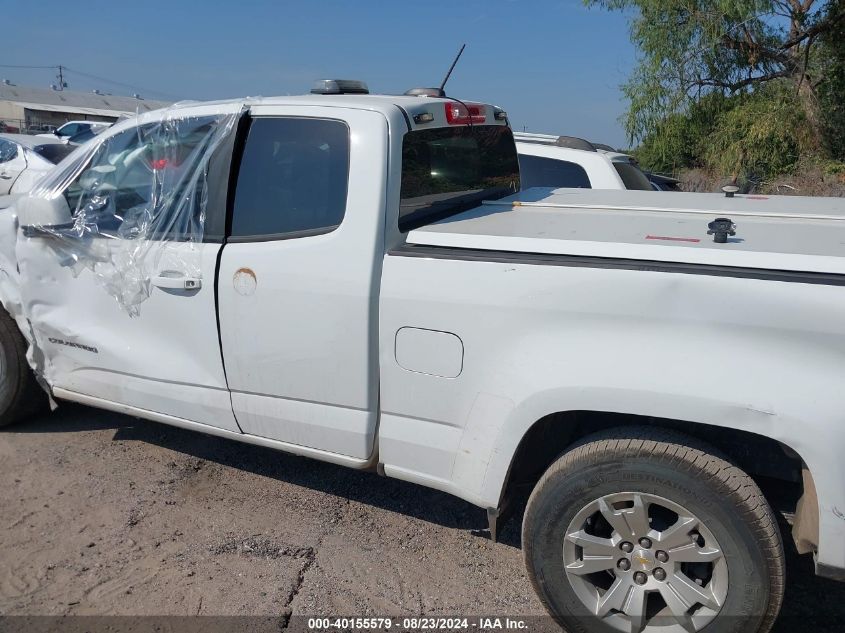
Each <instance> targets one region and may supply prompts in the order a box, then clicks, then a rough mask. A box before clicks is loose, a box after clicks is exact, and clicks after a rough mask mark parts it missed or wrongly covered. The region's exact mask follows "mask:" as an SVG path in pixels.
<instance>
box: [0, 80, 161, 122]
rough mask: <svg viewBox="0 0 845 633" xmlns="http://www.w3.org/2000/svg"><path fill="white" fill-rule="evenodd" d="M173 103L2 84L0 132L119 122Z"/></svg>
mask: <svg viewBox="0 0 845 633" xmlns="http://www.w3.org/2000/svg"><path fill="white" fill-rule="evenodd" d="M167 105H169V103H168V102H166V101H152V100H149V99H143V98H141V97H140V96H138V95H134V96H131V97H123V96H118V95H111V94H105V93H103V92H100V91H95V92H75V91H73V90H52V89H50V88H31V87H28V86H17V85H15V84H12V83H10V82H8V81H6V80H4V81H3V82H2V83H0V132H21V133H30V134H37V133H39V132H50V131H52V130H53V129H55V128H57V127H59V126H60V125H62V124H63V123H66V122H67V121H86V120H87V121H116V120H117V119H119V118H121V117H124V116H133V115H135V114H138V113H142V112H148V111H150V110H157V109H158V108H163V107H165V106H167Z"/></svg>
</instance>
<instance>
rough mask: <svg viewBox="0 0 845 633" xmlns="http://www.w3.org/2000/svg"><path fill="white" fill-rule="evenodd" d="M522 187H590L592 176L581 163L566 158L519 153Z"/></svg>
mask: <svg viewBox="0 0 845 633" xmlns="http://www.w3.org/2000/svg"><path fill="white" fill-rule="evenodd" d="M519 170H520V173H521V175H522V188H523V189H528V188H529V187H572V188H580V189H590V188H591V187H590V178H589V177H588V176H587V172H586V171H584V168H583V167H581V165H578V164H576V163H570V162H569V161H565V160H555V159H553V158H542V157H540V156H529V155H527V154H520V155H519Z"/></svg>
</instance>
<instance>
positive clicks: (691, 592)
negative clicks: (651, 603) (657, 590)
mask: <svg viewBox="0 0 845 633" xmlns="http://www.w3.org/2000/svg"><path fill="white" fill-rule="evenodd" d="M666 587H668V588H669V590H670V591H671V592H673V593H674V594H675V595H677V596H678V598H679V599H680V600H681V601H682V602H683V603H684V604H686V605H687V608H686V609H684V611H687V610H689V608H690V607H692V606H694V605H696V604H700V605H702V606H705V607H707V608H708V609H713V610H714V611H718V610H719V607H721V606H722V605H720V604H719V601H718V600H717V599H716V596H714V595H713V590H712V589H711V588H710V587H699V586H698V585H697V584H695V583H694V582H693V581H692V580H690V579H689V578H688V577H687V576H686V575H685V574H683V573H681V572H676V573H675V575H674V576H673V577H672V579H671V580H669V581H667V582H666ZM664 599H665V596H664ZM667 604H669V602H668V600H667ZM669 608H670V609H671V605H670V607H669ZM672 612H673V613H674V610H673V611H672Z"/></svg>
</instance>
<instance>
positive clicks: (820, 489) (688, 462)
mask: <svg viewBox="0 0 845 633" xmlns="http://www.w3.org/2000/svg"><path fill="white" fill-rule="evenodd" d="M316 92H317V94H311V95H307V96H301V97H282V98H261V99H248V100H242V101H230V102H218V103H209V104H183V105H177V106H174V107H172V108H170V109H167V110H164V111H158V112H152V113H149V114H144V115H142V116H140V117H139V118H137V119H133V120H130V121H125V122H122V123H120V124H118V125H116V126H114V128H112V129H110V130H108V131H107V132H104V133H103V134H102V135H100V136H98V137H97V138H96V139H94V140H93V141H91V142H90V143H89V144H87V145H85V146H83V147H81V148H79V149H78V150H76V152H75V153H74V154H72V155H71V156H70V157H68V158H67V159H66V160H65V161H64V162H62V163H61V164H60V165H59V166H58V167H57V168H56V170H55V171H54V172H52V173H51V174H50V175H49V176H47V177H46V178H45V179H44V180H43V181H41V182H40V183H39V185H38V186H37V187H36V188H35V190H34V191H33V192H31V193H30V194H29V195H28V196H26V197H22V198H20V199H17V200H12V199H8V198H7V199H5V201H4V203H3V204H2V205H0V206H5V208H4V209H2V210H0V223H1V224H2V227H0V241H2V245H0V269H2V274H0V295H2V301H3V306H4V308H5V311H4V312H2V314H0V347H1V348H2V354H0V361H2V362H1V363H0V364H1V365H2V385H0V412H2V413H1V414H0V424H2V425H6V424H9V423H12V422H16V421H20V420H21V419H22V418H24V417H25V416H26V415H27V414H28V413H31V411H32V409H33V407H35V406H37V405H39V404H40V402H41V400H42V399H46V396H44V394H43V393H41V390H46V391H47V392H48V393H49V397H50V398H52V399H53V400H54V401H55V402H61V401H75V402H81V403H84V404H88V405H91V406H94V407H101V408H104V409H110V410H113V411H119V412H123V413H127V414H130V415H134V416H138V417H141V418H146V419H150V420H155V421H158V422H163V423H166V424H172V425H176V426H180V427H184V428H188V429H194V430H197V431H201V432H204V433H210V434H214V435H219V436H222V437H226V438H231V439H236V440H240V441H244V442H250V443H253V444H259V445H262V446H268V447H273V448H277V449H279V450H283V451H289V452H292V453H296V454H299V455H305V456H309V457H313V458H316V459H322V460H327V461H331V462H334V463H337V464H342V465H345V466H349V467H351V468H358V469H372V470H375V471H378V472H379V473H380V474H382V475H386V476H389V477H396V478H399V479H404V480H408V481H412V482H416V483H419V484H422V485H425V486H431V487H433V488H437V489H440V490H443V491H446V492H449V493H452V494H454V495H457V496H458V497H461V498H463V499H465V500H467V501H469V502H470V503H473V504H476V505H478V506H481V507H483V508H486V509H487V511H488V516H489V518H490V528H491V532H492V536H493V538H496V528H497V522H499V523H500V522H501V512H502V511H503V509H505V508H506V507H507V506H508V501H509V499H512V498H513V497H514V496H516V495H518V494H519V492H520V491H521V490H529V491H531V493H530V498H529V499H528V502H527V508H526V511H525V515H524V520H523V526H522V548H523V550H524V554H525V561H526V565H527V568H528V572H529V577H530V578H531V581H532V582H533V584H534V587H535V589H536V590H537V592H538V594H539V596H540V598H541V600H542V602H543V603H544V605H545V606H546V607H547V608H548V610H549V612H550V613H551V614H552V615H553V616H554V617H555V618H556V619H557V620H558V621H559V622H560V623H561V624H563V625H564V626H565V627H566V628H567V629H568V630H570V631H612V630H618V631H625V632H628V631H631V632H641V631H657V630H659V631H665V632H669V631H674V630H678V631H696V630H702V629H705V628H706V629H707V630H713V631H720V632H724V631H737V632H739V631H743V632H748V631H765V630H767V629H768V628H769V627H770V626H771V625H772V623H773V621H774V619H775V617H776V615H777V613H778V610H779V608H780V605H781V600H782V596H783V590H784V582H785V568H784V553H783V543H782V542H781V532H780V530H779V529H778V524H777V520H776V515H775V513H774V512H773V510H772V508H771V507H770V504H769V503H768V501H767V499H766V497H765V496H764V495H763V493H762V492H761V489H760V487H759V486H758V484H759V482H760V481H763V480H764V479H765V480H766V481H783V482H785V483H784V484H783V485H784V486H792V487H794V488H795V490H796V491H797V494H796V495H795V499H794V501H796V502H797V507H795V506H793V509H794V510H795V513H794V515H795V516H794V526H793V534H794V537H795V541H796V543H797V546H798V549H799V551H800V552H802V553H811V554H812V555H813V556H814V557H815V564H816V570H817V572H818V573H819V574H821V575H824V576H828V577H831V578H837V579H840V580H841V579H843V577H845V460H844V459H842V455H843V452H845V392H843V389H842V383H843V379H844V378H845V289H843V285H845V257H843V254H845V253H844V252H843V242H845V206H844V205H843V201H842V200H827V201H825V200H820V199H801V198H775V197H772V198H761V197H754V196H735V197H725V196H714V195H703V194H702V195H698V194H670V193H650V192H640V191H613V192H600V191H588V190H556V191H550V190H541V189H529V190H526V191H523V192H519V184H520V183H519V168H518V160H517V154H516V150H515V147H514V141H513V136H512V133H511V130H510V128H509V125H508V121H507V116H506V114H505V112H504V111H502V110H500V109H499V108H497V107H493V106H490V105H485V104H477V103H465V102H462V101H457V100H453V99H449V98H440V97H426V96H402V97H392V96H376V95H369V94H363V93H365V90H364V89H363V87H362V86H361V85H360V84H355V83H349V82H331V81H329V82H323V83H322V84H320V85H319V87H318V89H317V90H316ZM348 92H352V93H355V94H344V93H348ZM798 497H800V500H799V499H798Z"/></svg>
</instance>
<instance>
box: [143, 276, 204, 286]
mask: <svg viewBox="0 0 845 633" xmlns="http://www.w3.org/2000/svg"><path fill="white" fill-rule="evenodd" d="M150 283H151V284H152V285H154V286H156V287H157V288H167V289H170V290H199V289H200V288H202V279H198V278H197V277H185V276H184V275H180V276H178V277H172V276H167V275H157V276H155V277H151V278H150Z"/></svg>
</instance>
